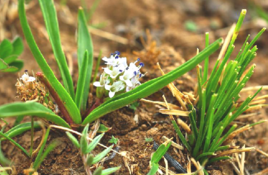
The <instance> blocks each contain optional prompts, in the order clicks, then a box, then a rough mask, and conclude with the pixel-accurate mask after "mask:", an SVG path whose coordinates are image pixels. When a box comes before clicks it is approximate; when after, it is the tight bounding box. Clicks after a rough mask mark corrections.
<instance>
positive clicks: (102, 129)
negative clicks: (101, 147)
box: [98, 124, 111, 132]
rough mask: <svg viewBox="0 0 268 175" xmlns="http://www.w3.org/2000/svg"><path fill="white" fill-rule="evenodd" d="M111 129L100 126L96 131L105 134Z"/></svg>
mask: <svg viewBox="0 0 268 175" xmlns="http://www.w3.org/2000/svg"><path fill="white" fill-rule="evenodd" d="M110 129H111V128H108V127H106V126H105V125H104V124H100V127H99V129H98V132H107V131H109V130H110Z"/></svg>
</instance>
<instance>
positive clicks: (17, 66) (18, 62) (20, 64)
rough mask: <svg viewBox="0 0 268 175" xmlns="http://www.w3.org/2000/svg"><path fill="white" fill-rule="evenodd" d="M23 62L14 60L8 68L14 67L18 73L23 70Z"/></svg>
mask: <svg viewBox="0 0 268 175" xmlns="http://www.w3.org/2000/svg"><path fill="white" fill-rule="evenodd" d="M23 65H24V62H23V61H22V60H15V61H13V62H12V63H10V64H9V66H10V67H16V68H17V69H18V70H17V71H20V70H21V69H22V68H23Z"/></svg>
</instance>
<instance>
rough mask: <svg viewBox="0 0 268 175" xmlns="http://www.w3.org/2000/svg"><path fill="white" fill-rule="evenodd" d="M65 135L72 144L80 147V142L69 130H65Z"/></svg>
mask: <svg viewBox="0 0 268 175" xmlns="http://www.w3.org/2000/svg"><path fill="white" fill-rule="evenodd" d="M66 135H67V136H68V138H69V139H70V140H71V142H72V143H73V144H74V146H76V148H80V144H79V142H78V140H77V139H76V138H75V137H74V136H73V135H72V134H71V133H70V132H66Z"/></svg>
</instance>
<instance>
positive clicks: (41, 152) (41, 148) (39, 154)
mask: <svg viewBox="0 0 268 175" xmlns="http://www.w3.org/2000/svg"><path fill="white" fill-rule="evenodd" d="M49 132H50V128H47V131H46V133H45V136H44V142H43V143H42V145H41V147H40V149H39V151H38V154H37V156H36V158H35V161H34V163H33V168H34V169H37V167H38V166H39V165H40V164H41V163H42V161H41V158H42V155H43V151H44V149H45V146H46V143H47V139H48V135H49Z"/></svg>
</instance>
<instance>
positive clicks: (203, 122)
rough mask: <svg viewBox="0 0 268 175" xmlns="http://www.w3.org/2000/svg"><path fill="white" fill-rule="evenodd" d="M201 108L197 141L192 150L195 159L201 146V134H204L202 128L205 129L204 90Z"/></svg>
mask: <svg viewBox="0 0 268 175" xmlns="http://www.w3.org/2000/svg"><path fill="white" fill-rule="evenodd" d="M201 95H202V98H201V99H202V107H201V115H200V117H201V119H200V125H199V133H198V137H197V141H196V143H195V147H194V150H193V156H194V157H196V156H197V154H198V152H199V148H200V147H201V145H202V138H203V134H204V128H205V112H206V106H207V105H206V90H205V89H203V90H202V94H201Z"/></svg>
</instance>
